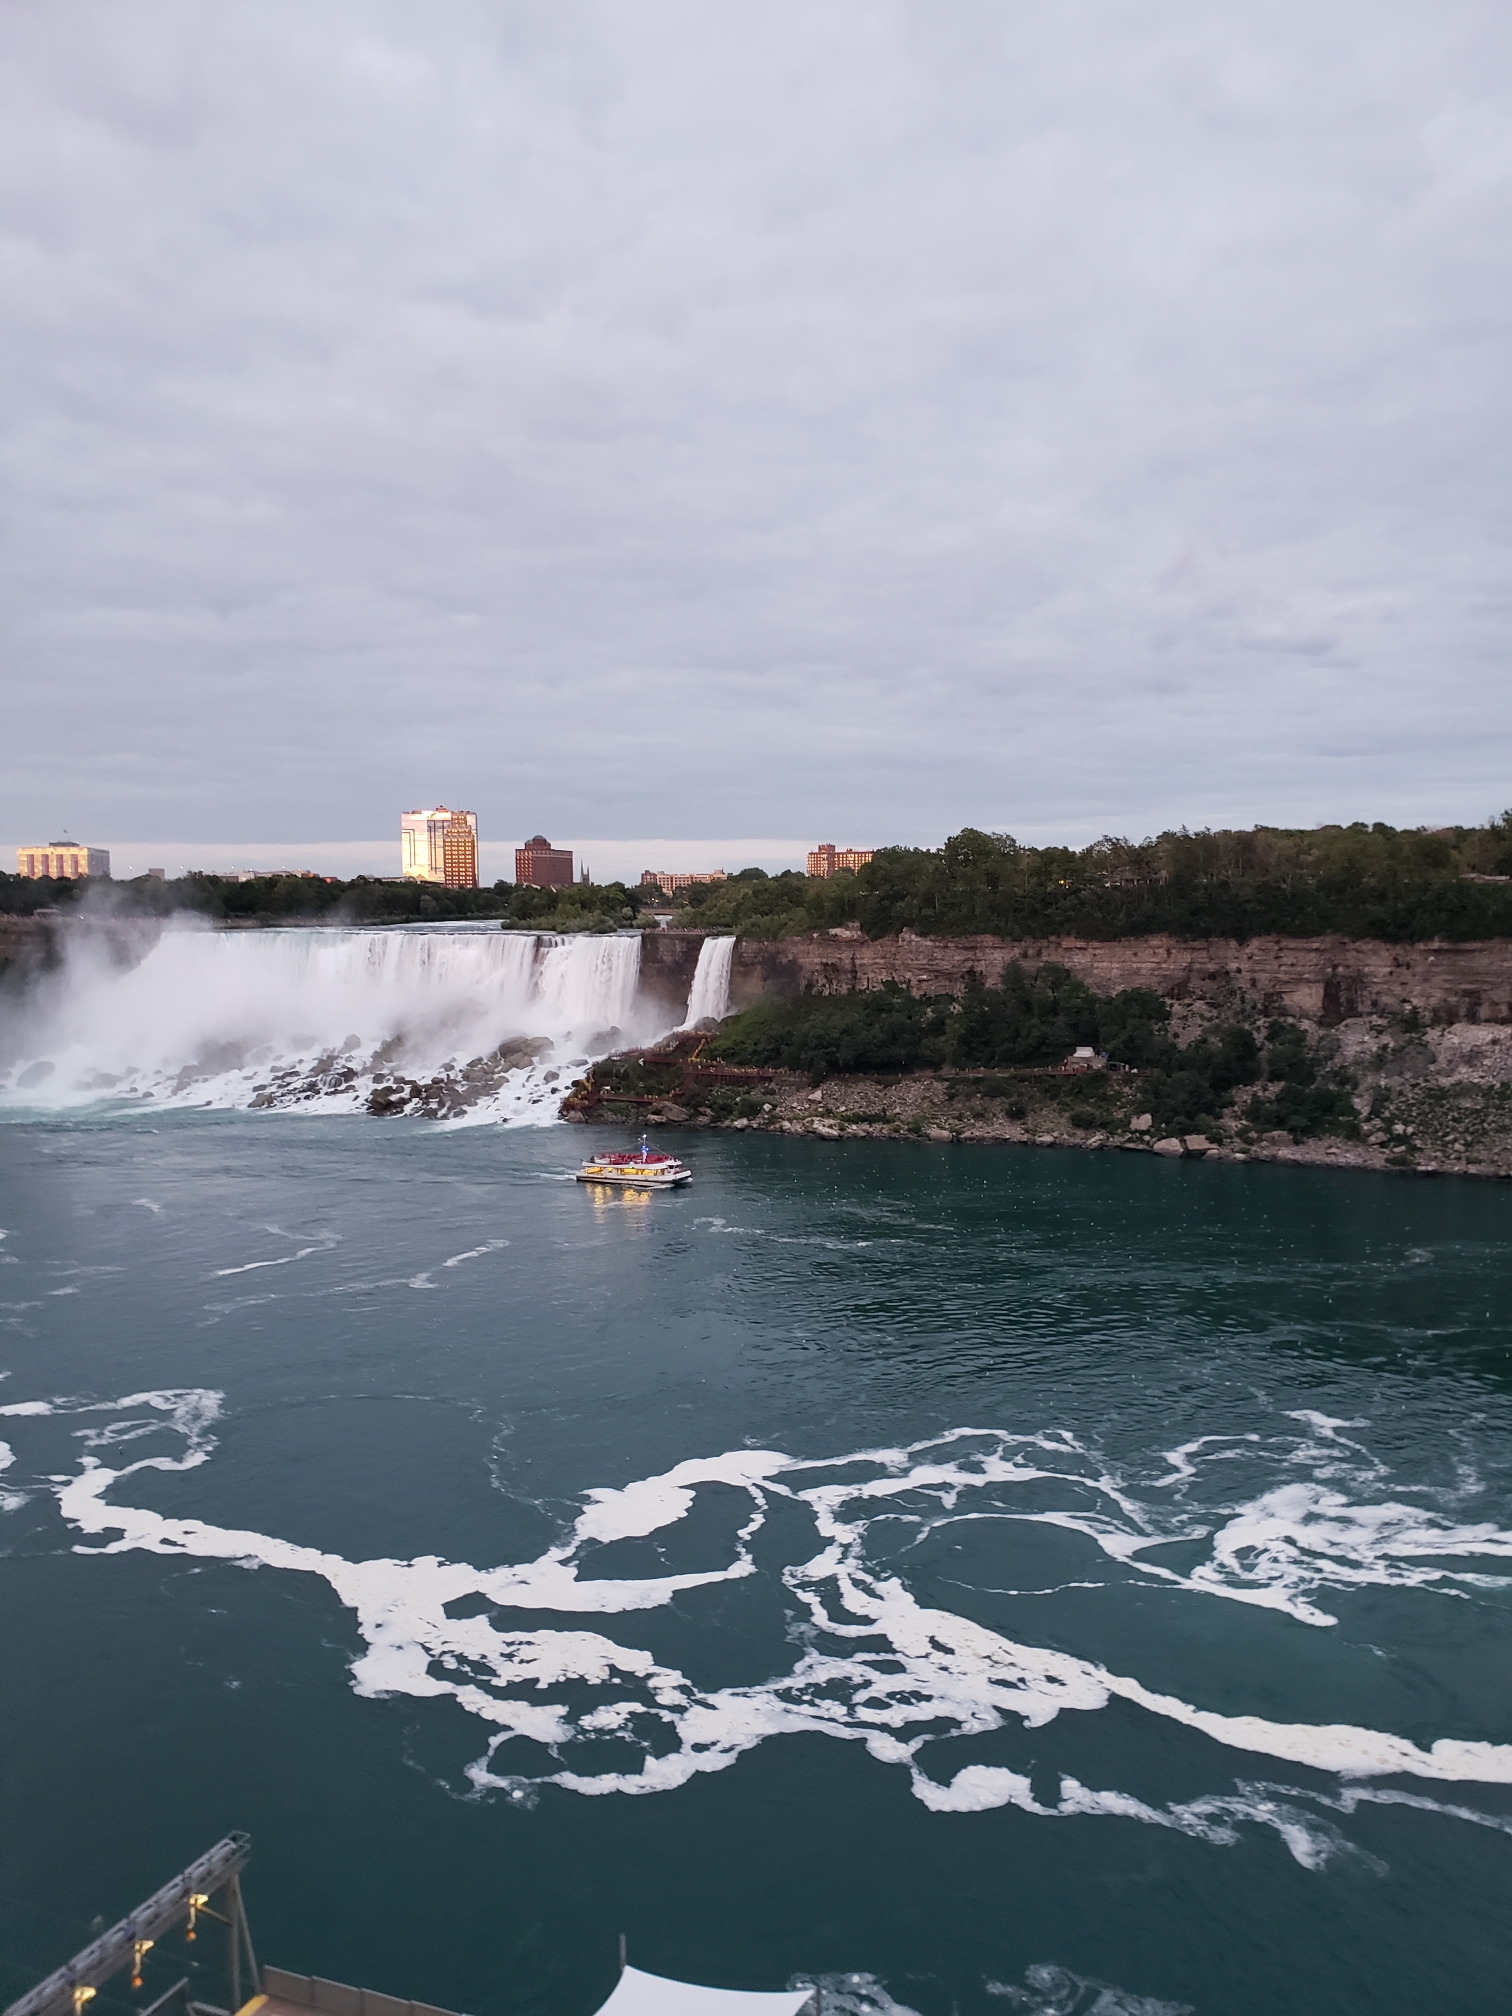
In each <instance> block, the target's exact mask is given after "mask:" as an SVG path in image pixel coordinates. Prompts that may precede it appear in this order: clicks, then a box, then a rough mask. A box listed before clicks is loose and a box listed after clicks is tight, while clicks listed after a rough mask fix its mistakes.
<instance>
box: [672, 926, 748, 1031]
mask: <svg viewBox="0 0 1512 2016" xmlns="http://www.w3.org/2000/svg"><path fill="white" fill-rule="evenodd" d="M734 956H735V940H734V939H733V938H705V940H704V941H703V943H702V945H700V946H699V948H698V964H697V966H696V967H695V968H694V969H693V985H692V986H691V987H690V988H689V990H688V1012H687V1015H686V1017H685V1018H684V1021H683V1027H684V1028H685V1029H692V1028H694V1027H695V1026H696V1025H697V1024H698V1023H700V1022H702V1021H703V1019H704V1017H705V1016H713V1018H714V1019H715V1021H718V1020H719V1019H720V1018H721V1017H722V1016H725V1015H728V1014H729V1012H730V962H731V960H732V959H733V958H734Z"/></svg>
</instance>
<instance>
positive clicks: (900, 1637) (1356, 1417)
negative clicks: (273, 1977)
mask: <svg viewBox="0 0 1512 2016" xmlns="http://www.w3.org/2000/svg"><path fill="white" fill-rule="evenodd" d="M675 1138H676V1137H669V1139H675ZM582 1142H583V1137H582V1135H581V1134H580V1133H577V1132H575V1131H569V1130H567V1129H565V1128H555V1129H536V1130H515V1129H502V1128H497V1127H475V1128H471V1129H457V1130H447V1129H437V1128H431V1127H427V1126H419V1125H410V1124H405V1123H399V1122H390V1123H384V1122H377V1121H368V1120H365V1119H361V1118H352V1117H337V1118H333V1117H330V1116H320V1117H310V1116H303V1117H298V1118H294V1117H289V1116H286V1115H277V1114H275V1115H262V1114H256V1115H249V1114H246V1113H235V1112H225V1113H222V1112H209V1113H198V1114H194V1113H182V1114H179V1113H166V1114H164V1113H160V1114H158V1115H156V1116H155V1117H154V1118H153V1119H152V1120H151V1121H150V1122H149V1121H148V1120H146V1119H144V1118H143V1117H142V1116H141V1115H139V1114H138V1115H134V1116H127V1117H108V1116H96V1117H89V1116H88V1115H87V1114H85V1115H81V1114H78V1113H75V1114H73V1115H68V1116H56V1115H55V1116H53V1117H51V1118H31V1119H25V1118H21V1119H16V1120H14V1121H13V1122H11V1124H8V1125H5V1126H3V1127H0V1181H3V1190H0V1196H3V1208H0V1223H3V1225H4V1231H5V1236H4V1239H3V1241H0V1255H3V1262H4V1264H3V1265H0V1321H3V1328H0V1438H3V1442H0V1464H3V1466H4V1467H3V1468H0V1506H3V1510H0V1592H3V1594H0V1628H3V1646H4V1656H3V1658H0V1759H3V1777H0V1798H3V1813H4V1821H5V1824H4V1828H3V1833H0V2002H3V2001H5V2000H9V1999H10V1998H11V1996H13V1995H15V1994H19V1993H20V1992H21V1991H22V1990H23V1989H24V1988H25V1987H26V1986H27V1985H29V1983H30V1982H31V1981H32V1980H33V1979H35V1978H36V1977H37V1976H39V1975H40V1974H41V1973H43V1972H45V1971H46V1970H47V1969H48V1968H50V1967H52V1966H54V1965H56V1964H58V1963H59V1962H60V1961H61V1960H63V1959H64V1958H66V1957H67V1955H68V1954H69V1953H70V1952H72V1951H73V1950H74V1948H75V1947H76V1946H78V1945H79V1944H81V1943H82V1942H83V1941H84V1939H85V1938H87V1936H88V1934H89V1929H90V1924H91V1921H92V1920H93V1919H94V1918H95V1917H96V1915H97V1914H98V1915H99V1916H100V1917H103V1918H105V1919H106V1920H109V1919H111V1918H113V1917H115V1916H116V1915H117V1914H118V1913H120V1912H121V1911H124V1910H125V1909H126V1908H128V1907H129V1906H130V1905H131V1904H132V1903H133V1902H135V1901H136V1900H137V1899H138V1898H139V1897H140V1896H142V1895H144V1894H145V1893H146V1892H147V1891H149V1890H150V1889H152V1888H153V1887H155V1886H156V1885H157V1884H158V1883H159V1882H161V1881H163V1880H164V1879H165V1878H166V1877H167V1876H168V1875H169V1874H171V1873H172V1872H173V1871H174V1870H176V1869H177V1868H179V1867H180V1866H181V1865H182V1864H183V1863H184V1862H185V1861H187V1860H188V1859H189V1858H190V1857H192V1856H193V1855H194V1854H196V1853H198V1852H199V1851H200V1850H201V1849H202V1848H203V1847H205V1846H207V1845H208V1844H209V1843H210V1842H211V1841H213V1840H214V1839H216V1838H218V1837H219V1836H220V1835H221V1834H222V1833H224V1832H225V1831H226V1830H227V1829H228V1828H230V1827H242V1828H246V1829H247V1830H249V1831H250V1833H251V1835H252V1837H253V1841H254V1858H253V1863H252V1867H251V1870H250V1873H249V1875H248V1878H247V1896H248V1902H249V1908H250V1912H251V1918H252V1925H253V1930H254V1933H255V1935H256V1939H257V1943H258V1947H259V1954H260V1957H261V1958H262V1959H264V1960H267V1961H272V1962H274V1963H276V1964H278V1965H281V1966H284V1967H288V1968H294V1969H298V1970H303V1971H308V1972H318V1973H321V1974H325V1975H328V1976H331V1977H334V1978H336V1979H338V1980H346V1981H356V1982H359V1983H363V1984H365V1985H368V1986H371V1987H374V1988H379V1989H383V1990H385V1991H387V1992H388V1993H390V1994H394V1995H401V1996H412V1997H416V1998H420V1999H424V2000H426V2001H429V2002H433V2003H437V2004H440V2005H442V2006H444V2007H446V2008H450V2009H455V2010H462V2011H466V2012H470V2016H590V2012H592V2011H593V2010H594V2009H596V2008H597V2006H598V2004H599V2002H600V2001H601V2000H602V1999H603V1997H604V1996H605V1995H606V1994H607V1993H608V1992H609V1989H610V1987H611V1986H612V1984H613V1980H614V1975H615V1966H616V1950H617V1941H618V1937H619V1935H620V1933H621V1932H623V1933H624V1934H625V1935H626V1937H627V1939H628V1944H629V1952H630V1957H631V1959H632V1960H634V1961H636V1962H638V1963H639V1964H640V1965H641V1966H643V1967H645V1968H648V1969H650V1970H652V1971H654V1972H661V1973H668V1974H673V1975H677V1976H681V1977H683V1978H685V1979H689V1980H695V1981H708V1982H714V1983H719V1984H722V1985H725V1986H730V1987H752V1988H777V1987H781V1986H783V1985H784V1984H786V1983H787V1982H788V1981H790V1980H793V1979H794V1978H806V1979H820V1978H824V1979H825V1980H826V1981H827V1983H828V1990H829V2006H830V2008H831V2009H833V2010H835V2011H840V2012H852V2016H854V2012H856V2011H863V2012H864V2011H868V2010H870V2011H876V2012H881V2016H887V2012H889V2011H890V2010H891V2009H892V2008H893V2007H894V2005H896V2006H897V2007H898V2008H901V2009H903V2010H909V2011H917V2012H920V2016H996V2012H1002V2016H1008V2012H1012V2011H1028V2012H1045V2016H1049V2012H1058V2016H1071V2012H1078V2016H1080V2012H1092V2011H1096V2012H1097V2016H1173V2012H1176V2011H1179V2010H1182V2009H1188V2010H1191V2011H1194V2012H1199V2016H1262V2012H1265V2016H1282V2012H1286V2016H1311V2012H1318V2016H1322V2012H1329V2016H1341V2012H1353V2011H1362V2012H1363V2011H1370V2012H1372V2016H1409V2012H1411V2016H1420V2012H1424V2011H1434V2012H1438V2011H1445V2012H1449V2011H1453V2012H1456V2016H1477V2012H1486V2016H1490V2012H1492V2011H1502V2010H1505V2009H1506V2008H1508V2007H1509V2006H1512V1910H1509V1887H1512V1687H1509V1681H1512V1628H1509V1594H1512V1392H1509V1366H1512V1357H1509V1348H1508V1347H1509V1342H1512V1328H1509V1297H1508V1287H1509V1281H1512V1247H1509V1241H1508V1226H1509V1217H1508V1214H1509V1210H1512V1194H1509V1192H1508V1191H1507V1190H1506V1189H1505V1188H1501V1187H1496V1186H1493V1185H1489V1184H1487V1185H1477V1184H1473V1183H1455V1182H1429V1181H1423V1180H1410V1179H1409V1180H1404V1179H1396V1178H1387V1177H1373V1176H1365V1175H1348V1176H1341V1175H1336V1174H1329V1173H1325V1172H1317V1171H1306V1170H1296V1169H1282V1168H1276V1167H1266V1168H1261V1167H1243V1166H1222V1167H1210V1166H1208V1165H1205V1164H1191V1163H1187V1164H1179V1163H1178V1164H1174V1165H1173V1164H1169V1163H1163V1162H1157V1161H1155V1160H1154V1159H1153V1158H1149V1157H1134V1156H1119V1155H1088V1154H1078V1153H1074V1152H1056V1151H1040V1152H1036V1151H1030V1150H1022V1149H1014V1148H1011V1147H1001V1148H966V1147H960V1148H952V1147H943V1146H941V1147H933V1146H927V1145H923V1144H920V1145H917V1146H914V1145H910V1144H902V1143H893V1142H871V1143H845V1142H836V1143H818V1142H812V1141H793V1140H788V1139H783V1138H762V1137H752V1136H749V1135H745V1136H740V1135H709V1134H704V1135H699V1136H688V1137H684V1142H683V1145H684V1146H685V1149H686V1152H687V1153H688V1154H689V1155H690V1157H691V1158H692V1159H693V1160H694V1162H695V1165H696V1171H697V1174H696V1181H695V1183H694V1184H693V1186H692V1188H691V1189H690V1190H688V1191H686V1192H681V1193H677V1194H673V1195H659V1196H654V1197H638V1196H635V1195H608V1196H602V1195H598V1194H595V1193H591V1192H589V1191H588V1190H586V1189H584V1188H581V1187H579V1186H577V1185H575V1184H574V1183H573V1182H571V1181H570V1180H569V1174H570V1170H571V1168H572V1166H573V1165H574V1163H575V1161H576V1159H577V1156H578V1155H579V1154H580V1153H581V1150H582ZM211 1932H212V1933H213V1928H211ZM212 1943H213V1942H212V1938H211V1937H208V1936H207V1937H206V1938H205V1939H204V1940H203V1941H202V1942H201V1943H200V1944H197V1946H196V1947H195V1948H194V1949H192V1950H190V1949H185V1948H184V1947H183V1946H182V1945H181V1944H178V1945H175V1942H174V1940H173V1939H168V1940H165V1941H164V1942H163V1949H164V1950H162V1951H160V1952H156V1953H154V1954H153V1955H152V1956H150V1960H149V1966H148V1969H147V1976H148V1978H147V1981H146V1984H145V1986H144V1988H143V1990H142V1991H141V1993H140V1994H137V1995H132V1994H131V1993H130V1992H129V1991H128V1989H127V1988H126V1986H125V1984H124V1980H122V1981H119V1982H117V1983H116V1984H114V1985H113V1986H112V1987H111V1988H108V1989H105V1990H102V1992H101V1996H100V1999H99V2001H98V2002H97V2003H96V2004H95V2005H94V2009H95V2011H96V2012H97V2016H121V2012H124V2011H125V2010H126V2009H128V2008H131V2007H141V2006H143V2005H144V2004H145V2003H146V2002H147V2001H150V1999H151V1996H152V1994H153V1992H155V1991H156V1990H157V1989H160V1988H161V1986H162V1985H165V1984H166V1983H167V1982H169V1981H171V1980H172V1979H174V1978H176V1973H177V1972H182V1971H183V1963H184V1961H185V1960H186V1958H188V1959H192V1960H193V1961H194V1962H195V1964H196V1966H197V1967H199V1968H200V1975H197V1976H196V1979H197V1980H199V1979H200V1978H201V1975H202V1976H203V1985H202V1992H204V1993H205V1994H206V1995H207V1996H209V1997H210V1999H216V2000H218V1999H221V1994H220V1992H219V1991H220V1983H219V1980H218V1979H217V1980H213V1981H212V1980H211V1978H210V1970H211V1963H212V1961H213V1959H214V1952H213V1950H212ZM170 1948H171V1949H172V1950H169V1949H170Z"/></svg>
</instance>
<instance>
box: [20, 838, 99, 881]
mask: <svg viewBox="0 0 1512 2016" xmlns="http://www.w3.org/2000/svg"><path fill="white" fill-rule="evenodd" d="M16 873H17V874H18V875H23V876H25V877H26V879H27V880H28V881H30V882H76V881H77V880H78V879H79V878H80V876H83V875H108V874H109V873H110V849H109V848H108V847H81V846H80V845H79V843H78V841H77V840H49V841H48V843H47V845H46V846H45V847H44V846H42V845H41V844H40V843H38V844H36V845H33V846H30V847H18V848H17V849H16Z"/></svg>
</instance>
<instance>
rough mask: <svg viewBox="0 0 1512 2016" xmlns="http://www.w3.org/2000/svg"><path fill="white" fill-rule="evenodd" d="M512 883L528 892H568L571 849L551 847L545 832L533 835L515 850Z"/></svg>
mask: <svg viewBox="0 0 1512 2016" xmlns="http://www.w3.org/2000/svg"><path fill="white" fill-rule="evenodd" d="M515 881H516V882H517V883H520V884H522V885H523V886H524V887H525V888H527V889H570V888H571V887H572V849H571V848H570V847H553V846H552V844H551V842H550V841H549V840H548V839H547V838H546V835H545V834H544V833H537V834H535V835H534V836H533V838H531V839H529V840H527V841H526V842H525V845H524V846H523V847H516V849H515Z"/></svg>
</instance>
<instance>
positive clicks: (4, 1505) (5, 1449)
mask: <svg viewBox="0 0 1512 2016" xmlns="http://www.w3.org/2000/svg"><path fill="white" fill-rule="evenodd" d="M15 1460H16V1452H15V1450H14V1449H12V1447H11V1445H10V1444H9V1442H0V1471H4V1470H9V1469H10V1467H11V1465H12V1464H13V1463H14V1462H15ZM26 1502H27V1494H26V1493H25V1492H24V1491H7V1490H5V1489H4V1488H3V1487H0V1512H19V1511H20V1510H21V1507H22V1506H23V1505H24V1504H26Z"/></svg>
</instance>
